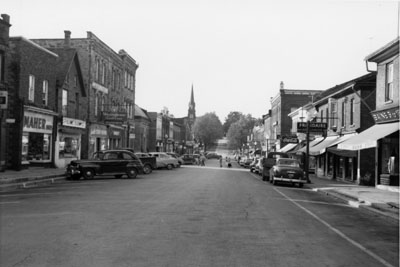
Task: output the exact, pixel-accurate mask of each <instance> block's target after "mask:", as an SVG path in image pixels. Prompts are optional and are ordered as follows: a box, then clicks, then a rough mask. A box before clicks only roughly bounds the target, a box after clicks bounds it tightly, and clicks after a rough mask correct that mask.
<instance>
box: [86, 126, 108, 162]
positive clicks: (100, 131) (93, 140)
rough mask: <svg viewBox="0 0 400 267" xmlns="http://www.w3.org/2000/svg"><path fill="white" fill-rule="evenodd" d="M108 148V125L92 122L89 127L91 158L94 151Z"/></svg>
mask: <svg viewBox="0 0 400 267" xmlns="http://www.w3.org/2000/svg"><path fill="white" fill-rule="evenodd" d="M105 149H108V131H107V126H105V125H102V124H92V125H90V127H89V158H91V156H92V155H93V153H94V152H97V151H100V150H105Z"/></svg>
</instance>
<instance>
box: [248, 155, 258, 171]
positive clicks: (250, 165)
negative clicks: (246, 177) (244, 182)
mask: <svg viewBox="0 0 400 267" xmlns="http://www.w3.org/2000/svg"><path fill="white" fill-rule="evenodd" d="M257 163H258V158H254V159H253V161H252V162H251V163H250V164H249V169H250V172H254V171H255V170H256V166H257Z"/></svg>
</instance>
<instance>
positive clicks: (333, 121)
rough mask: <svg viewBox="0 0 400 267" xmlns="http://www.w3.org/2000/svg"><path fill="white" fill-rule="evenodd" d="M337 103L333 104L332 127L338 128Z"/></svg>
mask: <svg viewBox="0 0 400 267" xmlns="http://www.w3.org/2000/svg"><path fill="white" fill-rule="evenodd" d="M336 104H337V103H336V102H332V103H331V127H332V126H336V119H337V117H336V116H337V106H336Z"/></svg>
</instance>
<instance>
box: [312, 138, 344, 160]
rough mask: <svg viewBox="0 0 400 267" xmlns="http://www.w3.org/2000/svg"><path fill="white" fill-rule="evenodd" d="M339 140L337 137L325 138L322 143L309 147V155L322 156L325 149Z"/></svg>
mask: <svg viewBox="0 0 400 267" xmlns="http://www.w3.org/2000/svg"><path fill="white" fill-rule="evenodd" d="M337 139H339V136H338V135H334V136H327V137H326V138H325V139H324V140H323V141H321V142H320V143H318V144H317V145H315V146H313V147H310V155H311V156H318V155H321V154H324V153H325V151H326V148H327V147H329V146H331V144H333V143H335V142H336V141H337Z"/></svg>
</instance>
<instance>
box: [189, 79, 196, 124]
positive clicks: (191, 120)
mask: <svg viewBox="0 0 400 267" xmlns="http://www.w3.org/2000/svg"><path fill="white" fill-rule="evenodd" d="M195 119H196V103H194V93H193V84H192V92H191V95H190V102H189V110H188V120H189V123H190V124H193V123H194V121H195Z"/></svg>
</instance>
